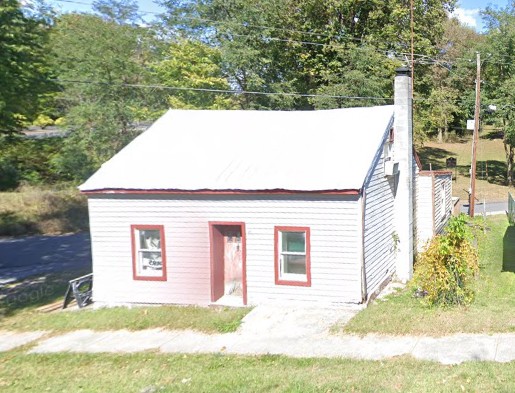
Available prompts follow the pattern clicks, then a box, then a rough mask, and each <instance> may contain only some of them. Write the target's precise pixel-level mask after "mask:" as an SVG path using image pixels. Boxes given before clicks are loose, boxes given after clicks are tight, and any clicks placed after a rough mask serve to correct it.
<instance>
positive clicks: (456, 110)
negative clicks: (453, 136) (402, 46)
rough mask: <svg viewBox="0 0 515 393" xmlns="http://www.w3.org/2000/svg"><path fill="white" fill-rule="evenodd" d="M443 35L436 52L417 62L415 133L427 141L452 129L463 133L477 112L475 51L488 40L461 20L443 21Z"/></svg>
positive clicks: (446, 133) (419, 139)
mask: <svg viewBox="0 0 515 393" xmlns="http://www.w3.org/2000/svg"><path fill="white" fill-rule="evenodd" d="M443 28H444V30H443V35H442V36H441V38H440V39H439V40H438V41H437V43H436V45H435V49H436V54H433V55H431V56H430V57H429V56H418V55H417V64H416V65H415V70H416V75H415V86H416V93H417V94H416V98H420V100H417V101H416V102H415V112H414V115H415V121H414V127H415V136H416V140H417V142H419V143H420V142H423V140H424V139H425V138H426V137H427V136H432V135H435V134H436V135H437V140H438V142H439V143H442V142H443V141H444V139H446V137H447V135H448V132H449V131H450V130H451V129H454V130H456V133H458V134H461V135H463V130H464V129H465V123H466V120H467V119H470V118H472V116H473V112H474V103H475V101H474V81H475V78H476V67H475V62H470V61H468V59H474V58H475V51H476V50H478V46H479V45H480V44H481V43H482V41H483V40H484V39H483V37H482V36H481V35H479V34H478V33H477V32H475V31H474V30H473V29H471V28H469V27H466V26H463V25H461V24H460V22H459V21H458V20H457V19H454V18H452V19H448V20H447V21H445V22H444V24H443Z"/></svg>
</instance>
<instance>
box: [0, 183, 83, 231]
mask: <svg viewBox="0 0 515 393" xmlns="http://www.w3.org/2000/svg"><path fill="white" fill-rule="evenodd" d="M88 228H89V224H88V208H87V199H86V197H84V196H83V195H81V194H80V193H79V192H78V190H76V189H75V188H74V187H71V186H68V187H65V188H58V189H46V188H39V187H21V188H19V189H18V190H17V191H13V192H0V236H19V235H28V234H44V235H57V234H64V233H70V232H78V231H83V230H87V229H88Z"/></svg>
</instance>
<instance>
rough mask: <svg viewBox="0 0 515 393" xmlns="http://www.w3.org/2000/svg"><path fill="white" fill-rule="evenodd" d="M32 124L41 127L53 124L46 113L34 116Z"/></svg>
mask: <svg viewBox="0 0 515 393" xmlns="http://www.w3.org/2000/svg"><path fill="white" fill-rule="evenodd" d="M32 124H33V125H35V126H37V127H41V128H43V129H44V128H46V127H48V126H51V125H53V124H54V121H53V120H52V119H51V118H50V117H49V116H47V115H43V114H40V115H38V117H36V120H34V122H33V123H32Z"/></svg>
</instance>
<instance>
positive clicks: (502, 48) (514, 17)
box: [483, 1, 515, 186]
mask: <svg viewBox="0 0 515 393" xmlns="http://www.w3.org/2000/svg"><path fill="white" fill-rule="evenodd" d="M483 16H484V19H485V22H486V25H487V28H488V32H487V35H486V42H485V46H484V48H485V51H484V52H483V53H484V55H485V57H486V60H485V65H484V68H483V69H484V75H485V80H487V82H488V83H486V84H485V89H484V91H485V96H486V97H488V98H489V99H490V100H491V101H492V102H495V103H497V105H498V107H499V108H500V110H499V111H497V112H496V115H495V116H496V117H497V122H498V124H500V126H501V127H502V130H503V132H504V138H503V142H504V149H505V152H506V166H507V175H506V182H507V184H508V185H509V186H512V185H513V161H514V149H515V105H514V103H515V2H513V1H512V2H511V4H509V5H508V6H506V7H505V8H503V9H499V10H494V9H492V8H487V9H486V11H485V12H484V13H483Z"/></svg>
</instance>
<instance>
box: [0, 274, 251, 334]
mask: <svg viewBox="0 0 515 393" xmlns="http://www.w3.org/2000/svg"><path fill="white" fill-rule="evenodd" d="M85 273H87V272H82V271H67V272H66V273H62V274H47V275H43V276H39V277H30V278H27V279H26V280H24V281H22V282H18V283H14V284H11V285H7V286H4V287H0V330H15V331H31V330H51V331H53V332H54V333H60V332H67V331H71V330H76V329H92V330H114V329H128V330H142V329H151V328H165V329H194V330H198V331H202V332H206V333H226V332H232V331H235V330H236V329H237V328H238V326H239V325H240V323H241V320H242V318H243V317H244V316H245V315H246V314H247V313H248V312H249V311H250V308H228V307H194V306H188V307H181V306H155V307H152V306H149V307H133V308H126V307H115V308H102V309H97V310H93V309H90V308H86V309H82V310H75V311H72V310H64V311H61V310H58V311H54V312H50V313H43V312H40V311H37V308H38V307H39V306H42V305H46V304H50V303H54V302H60V304H62V301H63V297H64V294H65V291H66V288H67V286H68V280H70V279H72V278H75V277H79V276H81V275H83V274H85Z"/></svg>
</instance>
